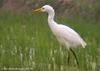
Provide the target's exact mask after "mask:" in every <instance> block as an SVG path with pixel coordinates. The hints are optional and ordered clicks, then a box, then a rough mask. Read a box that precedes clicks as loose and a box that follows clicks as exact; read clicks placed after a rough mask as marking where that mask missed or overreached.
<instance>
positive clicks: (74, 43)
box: [32, 5, 87, 65]
mask: <svg viewBox="0 0 100 71" xmlns="http://www.w3.org/2000/svg"><path fill="white" fill-rule="evenodd" d="M32 12H46V13H47V14H48V25H49V27H50V29H51V31H52V33H53V35H54V36H55V37H56V39H57V40H58V42H59V43H60V44H61V45H63V46H64V47H66V48H67V49H68V63H69V59H70V55H69V52H70V51H71V52H72V54H73V55H74V57H75V59H76V62H77V64H78V65H79V62H78V59H77V56H76V53H75V52H74V51H73V49H72V48H76V47H82V48H85V47H86V45H87V43H86V42H85V41H84V40H83V39H82V38H81V36H80V35H79V34H78V33H77V32H76V31H75V30H73V29H72V28H70V27H69V26H66V25H63V24H58V23H57V22H55V20H54V16H55V10H54V8H53V7H52V6H50V5H44V6H42V7H41V8H38V9H35V10H32Z"/></svg>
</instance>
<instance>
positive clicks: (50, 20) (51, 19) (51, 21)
mask: <svg viewBox="0 0 100 71" xmlns="http://www.w3.org/2000/svg"><path fill="white" fill-rule="evenodd" d="M54 16H55V13H54V11H53V12H50V13H48V24H49V26H50V28H51V29H52V28H53V27H54V26H56V22H55V21H54Z"/></svg>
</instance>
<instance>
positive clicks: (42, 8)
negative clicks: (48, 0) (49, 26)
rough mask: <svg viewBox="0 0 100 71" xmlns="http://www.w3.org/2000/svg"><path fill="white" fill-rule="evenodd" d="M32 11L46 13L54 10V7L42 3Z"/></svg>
mask: <svg viewBox="0 0 100 71" xmlns="http://www.w3.org/2000/svg"><path fill="white" fill-rule="evenodd" d="M33 12H47V13H50V12H54V9H53V8H52V7H51V6H50V5H44V6H43V7H41V8H38V9H36V10H33Z"/></svg>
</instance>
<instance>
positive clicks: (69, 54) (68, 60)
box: [68, 50, 70, 65]
mask: <svg viewBox="0 0 100 71" xmlns="http://www.w3.org/2000/svg"><path fill="white" fill-rule="evenodd" d="M69 60H70V51H69V50H68V65H69Z"/></svg>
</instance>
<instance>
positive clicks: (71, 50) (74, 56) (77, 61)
mask: <svg viewBox="0 0 100 71" xmlns="http://www.w3.org/2000/svg"><path fill="white" fill-rule="evenodd" d="M70 51H71V52H72V53H73V55H74V57H75V59H76V63H77V65H78V67H79V63H78V60H77V57H76V54H75V52H74V51H73V50H72V49H71V48H70Z"/></svg>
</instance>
